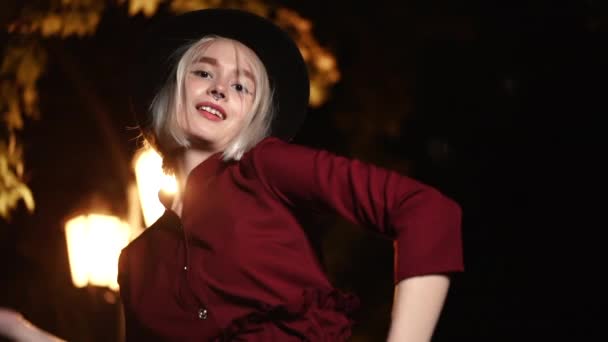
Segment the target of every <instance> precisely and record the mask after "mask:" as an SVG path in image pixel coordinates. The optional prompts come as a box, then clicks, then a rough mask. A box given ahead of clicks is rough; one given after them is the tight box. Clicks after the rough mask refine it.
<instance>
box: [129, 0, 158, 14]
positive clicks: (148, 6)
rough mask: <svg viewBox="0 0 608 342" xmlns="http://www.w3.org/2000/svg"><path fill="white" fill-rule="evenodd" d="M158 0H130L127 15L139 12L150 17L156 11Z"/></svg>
mask: <svg viewBox="0 0 608 342" xmlns="http://www.w3.org/2000/svg"><path fill="white" fill-rule="evenodd" d="M159 3H160V0H130V2H129V15H130V16H135V15H137V14H139V13H140V12H141V13H143V14H144V15H145V16H146V17H151V16H152V15H154V13H156V10H157V9H158V5H159Z"/></svg>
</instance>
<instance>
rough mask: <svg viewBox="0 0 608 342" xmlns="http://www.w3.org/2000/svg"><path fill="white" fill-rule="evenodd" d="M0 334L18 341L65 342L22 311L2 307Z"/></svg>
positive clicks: (0, 310)
mask: <svg viewBox="0 0 608 342" xmlns="http://www.w3.org/2000/svg"><path fill="white" fill-rule="evenodd" d="M0 336H5V337H8V338H9V339H12V340H14V341H18V342H21V341H23V342H25V341H28V342H65V341H64V340H62V339H60V338H58V337H56V336H53V335H51V334H49V333H48V332H46V331H44V330H41V329H40V328H38V327H36V326H35V325H33V324H32V323H30V322H29V321H28V320H26V319H25V318H24V317H23V315H21V314H20V313H18V312H16V311H13V310H10V309H6V308H0Z"/></svg>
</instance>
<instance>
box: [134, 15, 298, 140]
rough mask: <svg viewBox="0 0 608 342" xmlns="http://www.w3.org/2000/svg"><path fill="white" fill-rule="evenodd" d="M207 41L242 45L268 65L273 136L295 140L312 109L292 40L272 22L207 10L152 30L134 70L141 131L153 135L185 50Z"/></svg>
mask: <svg viewBox="0 0 608 342" xmlns="http://www.w3.org/2000/svg"><path fill="white" fill-rule="evenodd" d="M206 35H217V36H221V37H225V38H231V39H234V40H237V41H239V42H241V43H243V44H244V45H246V46H247V47H249V48H250V49H251V50H253V51H254V52H255V53H256V55H257V56H258V58H259V59H260V60H261V61H262V63H263V64H264V66H265V68H266V71H267V73H268V77H269V80H270V85H271V87H272V89H273V91H274V94H273V104H274V108H275V117H274V121H273V122H272V127H271V135H272V136H275V137H278V138H281V139H284V140H290V139H292V138H293V137H294V136H295V134H296V133H297V131H298V128H299V127H300V126H301V124H302V123H303V121H304V119H305V117H306V112H307V108H308V99H309V79H308V73H307V71H306V64H305V62H304V60H303V58H302V55H301V54H300V51H299V49H298V47H297V45H296V44H295V43H294V41H293V40H292V39H291V37H290V36H289V35H288V34H287V33H286V32H285V31H284V30H282V29H281V28H279V27H278V26H276V25H275V24H274V23H272V22H271V21H270V20H268V19H265V18H262V17H260V16H258V15H255V14H253V13H249V12H245V11H241V10H235V9H219V8H216V9H204V10H198V11H193V12H188V13H185V14H181V15H178V16H173V17H170V18H168V19H164V20H162V21H160V22H159V23H157V24H155V25H152V27H151V28H150V29H148V30H147V32H146V33H145V35H144V37H143V40H142V41H141V42H140V43H139V44H138V47H137V52H136V53H135V56H134V61H133V62H132V66H131V73H130V92H131V94H130V95H131V96H130V99H131V107H132V110H133V111H134V112H135V116H136V120H137V123H138V125H139V127H140V128H141V129H142V130H144V132H145V131H146V130H149V129H150V125H151V119H152V118H151V115H150V112H149V108H150V104H151V102H152V100H153V99H154V96H155V95H156V94H157V92H158V91H159V90H160V88H161V87H162V86H163V84H165V82H166V80H167V79H168V77H170V76H171V71H172V70H173V68H174V66H175V64H176V63H177V61H179V58H180V57H181V56H176V55H175V53H176V51H177V50H178V49H180V48H182V47H183V46H185V45H187V44H190V43H194V42H196V41H198V40H199V39H200V38H202V37H203V36H206Z"/></svg>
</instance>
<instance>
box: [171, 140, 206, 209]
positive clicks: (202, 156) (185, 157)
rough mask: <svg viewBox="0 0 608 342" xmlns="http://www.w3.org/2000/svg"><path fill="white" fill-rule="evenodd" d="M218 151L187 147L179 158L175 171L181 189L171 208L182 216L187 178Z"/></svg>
mask: <svg viewBox="0 0 608 342" xmlns="http://www.w3.org/2000/svg"><path fill="white" fill-rule="evenodd" d="M215 153H216V152H214V151H210V150H199V149H187V150H186V151H184V153H183V154H182V155H181V156H180V157H179V158H178V159H177V165H176V166H177V167H176V172H175V176H176V177H175V178H176V180H177V185H178V188H179V191H178V193H177V196H175V198H174V199H173V204H172V206H171V209H172V210H173V211H174V212H175V213H176V214H177V215H178V216H180V217H181V212H182V196H183V194H184V188H185V186H186V180H187V179H188V175H190V172H192V170H193V169H194V168H195V167H196V166H197V165H199V164H200V163H202V162H204V161H205V160H207V159H208V158H209V157H211V156H212V155H214V154H215Z"/></svg>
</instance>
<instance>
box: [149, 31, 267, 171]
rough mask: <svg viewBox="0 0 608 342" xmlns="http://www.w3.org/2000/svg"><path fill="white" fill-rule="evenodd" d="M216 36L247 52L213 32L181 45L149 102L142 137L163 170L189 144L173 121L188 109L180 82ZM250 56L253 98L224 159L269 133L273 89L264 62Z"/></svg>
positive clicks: (170, 166) (237, 155)
mask: <svg viewBox="0 0 608 342" xmlns="http://www.w3.org/2000/svg"><path fill="white" fill-rule="evenodd" d="M220 39H221V40H228V41H231V42H234V43H235V44H238V45H239V46H242V47H245V48H246V50H247V51H251V49H249V48H247V47H246V46H245V45H244V44H242V43H240V42H238V41H236V40H233V39H229V38H224V37H220V36H215V35H209V36H205V37H203V38H201V39H199V40H198V41H196V42H194V43H192V44H188V45H185V46H183V47H182V48H180V49H178V50H177V51H176V52H175V54H174V57H179V60H178V61H177V63H175V65H174V67H173V70H172V71H171V73H170V75H169V77H168V79H167V81H166V82H165V84H164V85H163V86H162V87H161V89H160V90H159V91H158V93H157V94H156V96H155V97H154V100H153V101H152V103H151V105H150V114H151V116H152V124H151V127H150V130H151V131H150V132H147V134H145V133H144V136H145V137H146V139H147V140H148V142H149V143H150V145H151V146H152V147H153V148H154V149H155V150H157V151H158V152H159V154H160V155H161V156H162V157H163V169H165V171H166V172H169V173H173V172H174V171H175V161H176V157H177V156H178V155H179V153H181V152H182V151H183V150H185V149H188V148H189V147H190V146H191V145H190V144H191V143H190V141H189V140H188V137H187V136H186V134H185V132H184V131H183V130H182V129H181V128H180V126H179V125H178V122H177V115H178V113H180V111H182V110H188V109H187V106H186V105H185V103H186V96H185V91H184V85H185V79H186V76H187V73H188V70H189V67H190V65H192V64H193V63H194V62H195V61H197V60H198V59H200V57H201V55H202V54H203V53H204V51H205V49H206V48H207V47H209V46H210V45H211V44H213V42H215V41H217V40H220ZM251 55H252V58H250V62H251V68H252V72H253V74H254V75H255V97H254V100H253V104H252V106H251V109H250V112H249V113H247V116H246V121H245V125H244V126H243V129H242V130H241V132H239V133H238V134H237V136H236V137H235V138H234V139H233V140H232V141H231V142H230V143H229V144H228V146H227V147H226V149H225V150H224V151H223V152H222V157H223V159H224V160H225V161H231V160H239V159H241V157H242V156H243V154H244V153H245V152H247V151H249V150H250V149H251V148H252V147H254V146H255V145H256V144H257V143H258V142H259V141H260V140H262V139H264V138H265V137H267V136H268V135H270V128H271V122H272V118H273V115H274V113H273V112H274V106H273V102H272V98H273V91H272V89H271V86H270V81H269V79H268V74H267V72H266V68H265V67H264V64H263V63H262V61H261V60H260V59H259V58H258V57H257V55H256V54H255V53H254V52H253V51H251Z"/></svg>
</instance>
